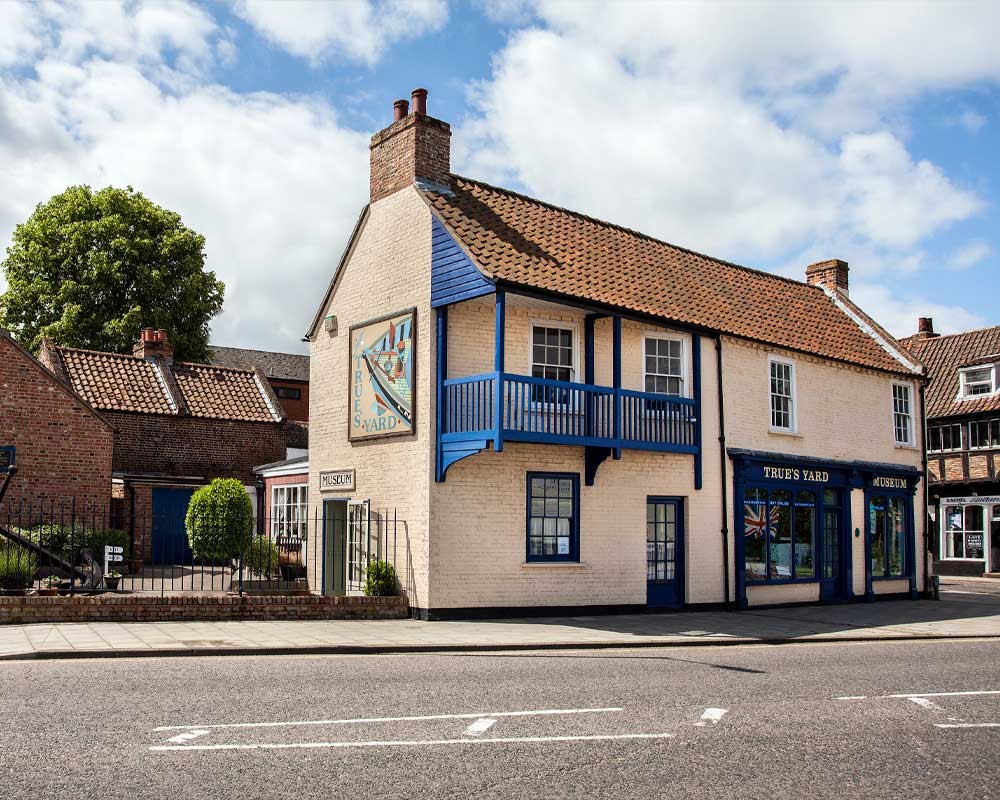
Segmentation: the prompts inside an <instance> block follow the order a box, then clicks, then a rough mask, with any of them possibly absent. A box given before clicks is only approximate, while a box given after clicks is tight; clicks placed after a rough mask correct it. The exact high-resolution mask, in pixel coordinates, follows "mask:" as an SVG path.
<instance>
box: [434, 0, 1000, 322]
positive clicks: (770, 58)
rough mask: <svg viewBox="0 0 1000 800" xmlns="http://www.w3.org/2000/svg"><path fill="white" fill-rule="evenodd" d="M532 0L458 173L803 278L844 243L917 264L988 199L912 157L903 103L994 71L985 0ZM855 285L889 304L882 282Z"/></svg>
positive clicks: (864, 271) (464, 135)
mask: <svg viewBox="0 0 1000 800" xmlns="http://www.w3.org/2000/svg"><path fill="white" fill-rule="evenodd" d="M534 11H535V13H536V14H537V17H536V19H535V21H534V22H533V23H532V24H531V25H530V26H528V27H524V28H522V29H520V30H517V31H515V32H514V33H513V34H512V35H511V36H510V38H509V39H508V40H507V43H506V45H505V47H504V48H503V49H502V50H501V51H499V52H498V53H496V54H494V57H493V61H492V73H491V75H490V77H489V78H488V79H487V80H485V81H483V82H481V83H480V84H478V85H476V86H475V87H474V88H473V90H472V91H471V93H470V101H471V103H472V105H473V107H474V109H475V110H476V114H475V115H474V116H473V117H472V118H471V119H469V120H468V121H466V122H465V123H464V124H463V125H462V127H461V129H459V130H457V131H456V135H455V137H454V140H453V141H454V143H455V154H454V158H453V163H455V164H456V168H457V169H458V171H459V172H464V173H466V174H470V175H475V176H479V177H483V178H485V179H487V180H492V181H494V182H498V183H500V184H502V185H511V184H515V185H520V186H521V187H523V188H524V189H526V190H527V191H528V192H529V193H532V194H534V195H536V196H539V197H542V198H545V199H547V200H550V201H552V202H555V203H558V204H560V205H564V206H568V207H570V208H576V209H580V210H582V211H585V212H587V213H591V214H594V215H596V216H598V217H602V218H605V219H609V220H612V221H615V222H619V223H622V224H625V225H628V226H630V227H634V228H638V229H640V230H643V231H646V232H648V233H650V234H653V235H655V236H659V237H662V238H664V239H666V240H668V241H672V242H676V243H677V244H680V245H684V246H688V247H693V248H695V249H698V250H702V251H704V252H708V253H712V254H715V255H719V256H722V257H726V258H730V259H732V260H735V261H738V262H740V263H746V264H750V265H757V266H768V265H770V266H772V267H775V266H776V267H777V268H778V271H780V272H783V273H785V274H790V275H792V276H794V277H796V278H800V279H801V278H802V276H803V269H804V266H805V265H806V264H808V263H810V262H811V261H818V260H822V259H826V258H833V257H840V258H844V259H846V260H848V261H850V262H851V267H852V276H853V277H854V278H855V279H856V282H858V283H859V284H860V285H865V284H867V285H869V286H886V285H888V284H890V283H891V282H893V281H895V280H897V279H898V278H900V277H901V276H905V277H906V278H907V279H908V280H915V279H918V276H919V274H920V273H921V271H922V270H923V269H924V268H925V267H926V265H927V264H928V263H929V262H930V258H929V257H928V255H927V249H928V247H929V246H930V244H931V243H932V241H933V237H934V235H935V234H938V233H940V232H941V231H943V230H945V229H947V228H948V227H949V226H951V225H953V224H955V223H956V222H958V221H962V220H966V219H968V218H970V217H971V216H973V215H975V214H977V213H978V212H980V211H981V210H982V209H983V208H984V201H983V199H982V198H981V197H980V196H979V194H978V193H977V192H976V191H975V190H973V189H972V188H970V187H967V186H964V185H962V184H960V183H959V182H958V181H957V180H956V179H955V178H954V177H953V176H950V175H949V174H947V173H946V172H945V170H944V169H943V168H942V167H941V166H940V165H938V164H935V163H933V162H931V161H929V160H927V159H924V158H917V157H914V155H913V154H912V153H911V152H910V150H909V149H908V146H907V138H906V134H907V124H908V123H907V114H908V113H909V111H910V110H911V108H912V105H913V104H914V103H915V102H916V101H917V100H919V99H920V98H921V97H922V96H924V95H925V94H926V93H929V92H946V91H950V90H954V89H960V88H964V87H967V86H970V85H973V84H977V85H978V84H980V83H982V82H993V83H996V82H1000V49H998V48H996V47H995V46H994V42H995V41H996V40H997V38H998V37H1000V5H997V4H988V3H959V4H954V5H948V6H947V7H942V6H940V5H937V4H933V3H921V2H915V3H908V4H907V5H906V7H905V9H903V8H901V6H900V4H875V5H872V4H869V5H858V4H843V3H810V4H808V5H795V4H788V3H783V2H777V3H764V2H755V3H749V2H748V3H739V4H732V3H707V2H706V3H684V4H679V3H678V4H654V3H632V4H600V5H598V4H584V3H577V2H554V1H553V2H547V1H546V0H542V1H541V2H538V3H537V5H536V7H535V9H534ZM868 295H869V296H870V297H871V299H872V301H873V303H874V304H875V307H873V308H872V309H871V310H872V311H873V313H876V314H879V313H880V312H882V311H884V312H885V314H886V315H887V316H888V317H890V318H895V317H896V316H898V313H899V312H900V309H898V308H897V307H896V306H893V305H892V304H891V303H889V302H886V297H892V296H894V293H888V294H885V295H882V294H879V293H877V292H875V291H874V290H872V289H869V290H868ZM902 310H904V311H905V310H906V309H905V308H904V309H902ZM942 314H943V315H944V316H943V317H942V318H950V319H953V320H956V321H958V320H960V319H961V314H960V313H959V311H942ZM939 316H941V314H939Z"/></svg>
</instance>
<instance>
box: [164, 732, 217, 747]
mask: <svg viewBox="0 0 1000 800" xmlns="http://www.w3.org/2000/svg"><path fill="white" fill-rule="evenodd" d="M207 733H208V731H206V730H194V731H186V732H185V733H178V734H177V735H176V736H171V737H170V738H169V739H167V741H168V742H176V743H177V744H182V743H183V742H189V741H191V740H192V739H197V738H198V737H199V736H205V735H206V734H207Z"/></svg>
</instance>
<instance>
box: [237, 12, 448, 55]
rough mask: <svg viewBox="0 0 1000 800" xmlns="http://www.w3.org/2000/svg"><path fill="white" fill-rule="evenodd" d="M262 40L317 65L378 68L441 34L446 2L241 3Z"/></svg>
mask: <svg viewBox="0 0 1000 800" xmlns="http://www.w3.org/2000/svg"><path fill="white" fill-rule="evenodd" d="M236 11H237V13H238V14H239V15H240V16H242V17H243V18H244V19H245V20H246V21H247V22H249V23H250V24H251V25H253V27H254V28H255V29H256V30H257V32H258V33H260V34H261V35H262V36H264V37H266V38H267V39H269V40H270V41H272V42H274V43H275V44H277V45H279V46H281V47H283V48H284V49H286V50H288V52H290V53H292V54H293V55H296V56H301V57H303V58H306V59H308V60H309V61H311V62H312V63H313V64H319V63H321V62H322V61H324V60H326V59H328V58H331V57H333V56H342V57H344V58H348V59H351V60H354V61H361V62H365V63H368V64H374V63H375V62H377V61H378V60H379V58H380V57H381V55H382V54H383V53H384V51H385V50H386V49H387V48H388V47H389V46H390V45H392V44H393V43H395V42H397V41H400V40H403V39H408V38H414V37H416V36H420V35H422V34H424V33H427V32H429V31H434V30H438V29H439V28H441V27H442V26H443V25H444V23H445V21H446V20H447V18H448V6H447V3H446V2H445V0H341V2H336V3H329V2H327V3H321V2H310V1H309V0H284V1H283V2H276V1H275V0H239V2H238V3H237V4H236Z"/></svg>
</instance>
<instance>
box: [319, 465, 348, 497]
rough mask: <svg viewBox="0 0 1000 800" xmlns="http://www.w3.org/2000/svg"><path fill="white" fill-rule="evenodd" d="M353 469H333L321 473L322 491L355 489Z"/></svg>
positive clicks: (320, 483) (320, 488) (320, 485)
mask: <svg viewBox="0 0 1000 800" xmlns="http://www.w3.org/2000/svg"><path fill="white" fill-rule="evenodd" d="M353 489H354V470H353V469H331V470H328V471H327V472H321V473H320V474H319V490H320V491H321V492H334V491H344V490H347V491H353Z"/></svg>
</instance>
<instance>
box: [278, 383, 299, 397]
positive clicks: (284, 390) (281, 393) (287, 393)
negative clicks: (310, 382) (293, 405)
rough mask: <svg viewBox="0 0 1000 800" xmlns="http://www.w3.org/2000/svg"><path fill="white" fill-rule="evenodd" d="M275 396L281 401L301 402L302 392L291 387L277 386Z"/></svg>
mask: <svg viewBox="0 0 1000 800" xmlns="http://www.w3.org/2000/svg"><path fill="white" fill-rule="evenodd" d="M274 396H275V397H277V398H278V399H280V400H301V399H302V390H301V389H295V388H293V387H291V386H275V387H274Z"/></svg>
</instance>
